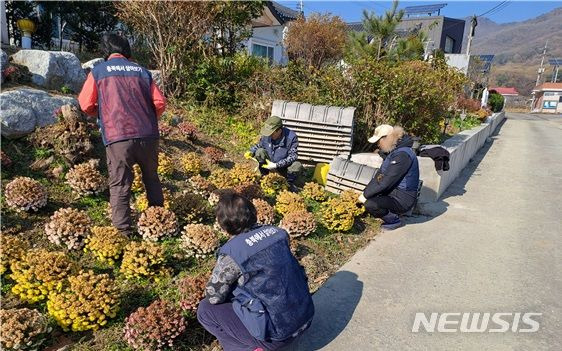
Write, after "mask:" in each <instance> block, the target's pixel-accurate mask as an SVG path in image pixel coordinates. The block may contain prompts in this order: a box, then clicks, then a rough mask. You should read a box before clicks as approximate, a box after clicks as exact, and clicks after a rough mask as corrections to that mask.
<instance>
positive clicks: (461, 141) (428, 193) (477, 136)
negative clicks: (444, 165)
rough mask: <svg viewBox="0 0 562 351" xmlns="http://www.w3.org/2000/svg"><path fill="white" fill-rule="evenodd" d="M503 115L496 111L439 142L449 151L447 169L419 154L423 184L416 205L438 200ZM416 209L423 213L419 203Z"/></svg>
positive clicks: (492, 131) (497, 124)
mask: <svg viewBox="0 0 562 351" xmlns="http://www.w3.org/2000/svg"><path fill="white" fill-rule="evenodd" d="M504 119H505V112H499V113H495V114H493V115H492V116H491V117H490V118H488V121H486V123H482V124H481V125H480V126H478V127H475V128H472V129H470V130H465V131H462V132H460V133H458V134H456V135H454V136H453V137H451V138H450V139H447V140H446V141H445V142H444V143H443V144H442V146H443V147H445V148H446V149H447V150H448V151H449V153H450V154H451V156H450V160H449V167H450V168H449V170H448V171H446V172H443V171H436V170H435V164H434V162H433V160H432V159H430V158H428V157H418V161H419V164H420V177H421V179H422V180H423V188H422V191H421V194H420V198H419V200H418V205H423V204H427V203H432V202H436V201H438V200H439V198H440V197H441V195H443V193H444V192H445V190H447V188H448V187H449V185H451V183H453V181H455V179H457V177H458V176H459V174H460V173H461V171H462V170H463V169H464V168H465V167H466V165H467V164H468V163H469V162H470V160H471V159H472V158H473V157H474V155H475V154H476V152H478V150H480V148H482V146H484V143H485V142H486V139H487V138H488V137H490V136H491V135H492V134H493V133H494V132H495V130H496V129H497V127H498V126H499V125H500V123H501V122H502V121H503V120H504ZM418 211H419V212H421V213H424V211H423V206H418Z"/></svg>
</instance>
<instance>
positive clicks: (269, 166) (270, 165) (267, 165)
mask: <svg viewBox="0 0 562 351" xmlns="http://www.w3.org/2000/svg"><path fill="white" fill-rule="evenodd" d="M265 162H266V163H265V164H264V165H263V166H261V167H262V168H265V169H269V170H273V169H275V168H277V164H275V163H273V162H271V161H270V160H265Z"/></svg>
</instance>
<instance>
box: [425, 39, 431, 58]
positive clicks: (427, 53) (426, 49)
mask: <svg viewBox="0 0 562 351" xmlns="http://www.w3.org/2000/svg"><path fill="white" fill-rule="evenodd" d="M430 44H431V48H432V49H433V40H430V39H427V41H426V43H425V49H424V51H423V60H424V61H427V60H428V59H429V56H430V53H431V51H430V50H429V45H430Z"/></svg>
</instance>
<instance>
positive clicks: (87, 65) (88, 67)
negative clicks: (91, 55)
mask: <svg viewBox="0 0 562 351" xmlns="http://www.w3.org/2000/svg"><path fill="white" fill-rule="evenodd" d="M102 62H105V60H104V59H103V58H101V57H98V58H95V59H93V60H90V61H88V62H85V63H83V64H82V69H83V70H84V73H86V75H87V74H88V73H90V71H91V70H92V69H93V68H94V67H95V66H96V65H98V64H100V63H102Z"/></svg>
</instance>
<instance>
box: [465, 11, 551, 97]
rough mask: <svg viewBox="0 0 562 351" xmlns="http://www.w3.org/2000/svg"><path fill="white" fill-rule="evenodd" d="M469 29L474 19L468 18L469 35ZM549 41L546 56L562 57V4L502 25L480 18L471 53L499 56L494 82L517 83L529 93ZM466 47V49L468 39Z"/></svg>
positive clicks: (547, 71) (548, 76)
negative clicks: (537, 14)
mask: <svg viewBox="0 0 562 351" xmlns="http://www.w3.org/2000/svg"><path fill="white" fill-rule="evenodd" d="M469 28H470V18H467V19H466V26H465V38H467V37H468V31H469ZM546 40H548V49H547V55H546V58H547V59H548V58H555V57H556V58H562V7H559V8H557V9H554V10H552V11H550V12H548V13H546V14H543V15H541V16H539V17H536V18H533V19H529V20H526V21H523V22H512V23H504V24H498V23H495V22H494V21H492V20H490V19H488V18H479V19H478V26H476V33H475V36H474V39H473V42H472V49H471V53H472V54H494V55H496V56H495V58H494V66H493V68H492V76H491V82H490V83H491V85H496V84H497V85H507V86H515V87H516V88H518V90H519V91H520V92H521V93H522V94H524V95H529V94H530V92H531V90H532V88H533V87H534V85H535V80H536V75H537V69H538V67H539V66H540V62H541V54H542V49H543V48H544V44H545V42H546ZM464 47H465V49H464V50H466V39H465V43H464ZM464 50H463V52H465V51H464ZM545 62H546V64H547V67H546V78H547V79H549V80H550V77H551V71H552V70H549V68H550V67H549V66H548V60H545ZM543 78H545V75H543ZM561 78H562V77H561ZM559 79H560V78H559Z"/></svg>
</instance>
